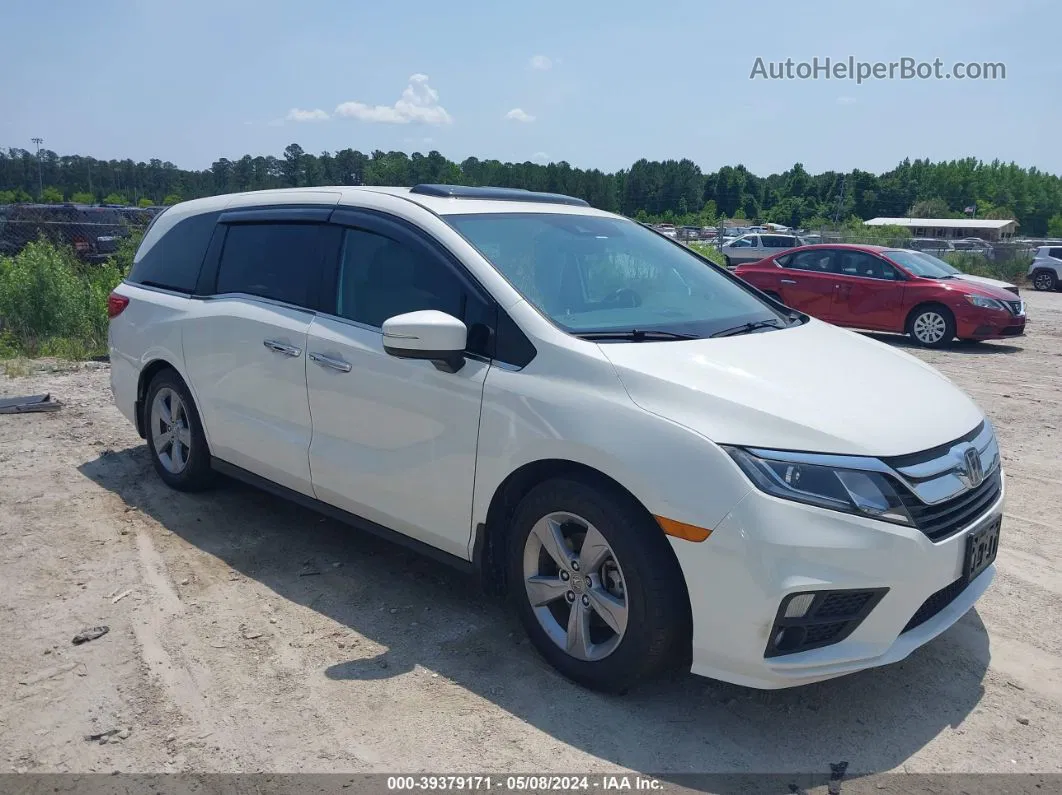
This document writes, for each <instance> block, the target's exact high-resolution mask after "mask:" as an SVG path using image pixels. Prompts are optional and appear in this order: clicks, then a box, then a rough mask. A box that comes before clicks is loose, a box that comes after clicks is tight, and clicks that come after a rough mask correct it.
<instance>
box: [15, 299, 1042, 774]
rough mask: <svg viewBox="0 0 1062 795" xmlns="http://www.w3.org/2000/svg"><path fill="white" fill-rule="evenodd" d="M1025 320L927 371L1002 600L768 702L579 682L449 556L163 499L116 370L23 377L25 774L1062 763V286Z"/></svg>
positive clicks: (216, 505)
mask: <svg viewBox="0 0 1062 795" xmlns="http://www.w3.org/2000/svg"><path fill="white" fill-rule="evenodd" d="M1028 301H1029V305H1030V308H1029V315H1030V326H1029V333H1028V335H1027V336H1026V337H1024V338H1022V339H1019V340H1016V341H1014V342H1013V343H1010V344H1005V343H999V342H996V343H989V344H984V345H957V346H955V347H954V348H952V349H950V350H946V351H943V352H933V353H925V352H918V355H919V356H922V357H923V358H925V359H926V360H928V361H930V362H931V363H933V364H934V365H936V366H937V367H939V368H940V369H941V370H942V371H944V373H946V374H947V375H948V376H949V377H951V378H952V379H954V380H955V382H956V383H958V384H959V385H960V386H961V387H963V388H964V389H966V390H967V391H968V392H969V393H970V394H971V395H973V396H974V398H975V399H976V400H977V401H979V403H980V404H981V405H982V406H983V407H984V408H985V409H986V411H987V412H988V414H989V415H990V416H991V418H992V420H993V421H994V422H995V424H996V427H997V429H998V433H999V436H1000V440H1001V444H1002V448H1003V451H1004V459H1005V464H1006V467H1007V473H1008V476H1009V480H1008V489H1009V499H1008V504H1007V509H1006V520H1005V522H1004V529H1003V537H1002V544H1001V549H1000V553H999V560H998V563H999V576H998V577H997V579H996V581H995V583H994V584H993V586H992V587H991V589H990V590H989V592H988V593H987V594H986V596H985V597H984V599H982V601H981V602H980V604H979V605H978V606H977V608H976V609H975V610H974V611H971V612H970V613H969V614H968V615H967V616H966V617H965V618H964V619H963V620H962V621H960V622H959V623H958V624H957V625H956V626H955V627H953V628H952V629H951V630H949V631H948V632H947V633H946V634H944V635H943V636H941V637H940V638H938V639H937V640H936V641H934V642H933V643H931V644H929V645H928V646H926V647H924V648H922V649H921V650H919V651H918V652H916V653H915V654H914V655H912V656H911V657H910V658H908V659H907V660H905V661H904V662H902V663H899V664H896V665H893V666H890V667H886V668H880V669H876V670H871V671H867V672H864V673H860V674H857V675H854V676H849V677H846V678H842V679H839V680H834V681H831V682H826V683H822V684H818V685H812V686H808V687H804V688H798V689H795V690H787V691H777V692H771V693H763V692H757V691H752V690H746V689H743V688H740V687H735V686H730V685H725V684H720V683H716V682H712V681H708V680H704V679H699V678H695V677H693V676H675V677H674V678H672V679H670V680H665V681H662V682H658V683H653V684H651V685H648V686H645V687H642V688H640V689H638V690H636V691H634V692H632V693H630V694H628V695H627V696H624V697H608V696H601V695H597V694H594V693H590V692H587V691H585V690H582V689H580V688H578V687H576V686H574V685H572V684H570V683H568V682H567V681H566V680H564V679H562V678H561V677H560V676H559V675H557V674H555V673H554V672H553V670H552V669H551V668H549V667H548V666H547V665H546V664H545V663H544V662H543V661H542V660H541V659H540V658H539V657H538V656H537V655H536V653H535V652H534V650H533V649H532V648H531V647H530V645H529V644H528V643H527V641H526V640H525V639H524V635H523V633H522V631H521V629H520V627H519V625H518V624H517V622H516V620H515V618H514V617H513V616H512V615H511V614H510V612H509V611H508V610H507V609H506V607H505V605H503V604H498V603H496V602H495V601H492V600H490V599H487V598H485V597H482V596H480V595H479V594H478V592H477V591H476V589H475V587H474V585H473V584H472V583H471V582H470V581H469V580H468V579H467V578H465V577H464V576H462V575H460V574H457V573H454V572H452V571H450V570H449V569H446V568H444V567H443V566H442V565H440V564H436V563H434V562H432V561H429V560H425V559H421V558H419V557H416V556H415V555H413V554H412V553H408V552H406V551H404V550H401V549H399V548H396V547H394V546H391V545H389V544H387V543H384V542H382V541H378V540H375V539H373V538H371V537H368V536H365V535H362V534H359V533H357V532H355V531H352V530H349V529H347V528H346V527H344V526H342V525H340V524H337V523H336V522H333V521H331V520H324V519H322V518H320V517H319V516H317V515H316V514H313V513H311V512H309V511H306V510H303V509H300V508H297V507H294V506H292V505H289V504H287V503H285V502H283V501H281V500H279V499H276V498H274V497H271V496H268V495H265V494H262V493H259V492H256V491H254V490H252V489H250V488H247V487H243V486H241V485H236V484H226V485H224V486H223V487H221V488H220V489H218V490H216V491H214V492H211V493H208V494H202V495H194V496H189V495H183V494H178V493H175V492H172V491H170V490H168V489H167V488H165V487H164V486H163V485H162V483H161V481H160V480H159V479H158V478H157V477H156V476H155V474H154V472H153V471H152V469H151V466H150V462H149V460H148V454H147V450H146V448H145V447H144V445H143V443H142V442H141V440H140V439H139V438H138V437H137V435H136V433H135V431H134V430H133V428H132V427H130V426H129V425H128V424H127V423H126V421H125V420H124V419H123V418H122V417H121V416H120V415H119V413H118V411H117V410H116V409H115V408H114V406H113V404H112V403H111V398H110V392H109V383H108V372H107V365H105V364H95V363H90V364H88V365H85V366H80V367H70V366H66V367H61V366H57V365H47V364H45V363H34V365H33V367H34V370H35V372H33V373H32V374H30V375H29V376H22V377H18V378H11V377H2V376H0V395H12V394H34V393H38V392H51V393H52V394H53V395H54V396H55V397H56V398H57V399H59V400H61V401H63V402H64V403H65V407H64V408H63V409H62V410H61V411H58V412H56V413H52V414H28V415H18V416H0V618H2V621H3V627H4V631H3V633H2V634H0V682H2V684H3V690H4V697H3V699H2V702H0V772H6V769H10V770H16V771H38V772H45V771H54V772H67V771H69V772H90V771H100V772H111V771H115V770H120V771H123V772H124V771H128V772H140V771H150V772H164V771H201V772H214V771H222V772H228V771H241V772H244V771H247V772H253V771H273V772H308V771H314V772H330V771H343V772H362V771H377V772H379V771H397V772H418V771H426V772H437V773H442V772H490V771H493V772H514V771H523V772H546V771H555V772H588V773H589V772H607V771H613V770H616V769H619V768H622V769H626V770H635V771H651V772H657V773H679V772H691V771H692V772H731V771H752V772H792V771H799V772H806V773H828V772H829V763H831V762H838V761H841V760H845V761H847V762H848V763H849V773H850V774H851V773H871V772H878V771H889V770H901V771H918V772H941V771H968V772H990V771H996V772H1014V771H1035V772H1058V771H1062V622H1060V621H1059V618H1060V617H1062V569H1060V567H1062V536H1060V534H1059V531H1058V522H1059V519H1060V515H1062V488H1060V487H1062V475H1060V474H1059V471H1058V466H1059V463H1060V462H1062V433H1060V431H1059V425H1060V424H1062V294H1058V293H1055V294H1042V293H1032V292H1031V291H1030V292H1029V294H1028ZM890 342H891V343H892V344H898V345H904V344H905V343H904V342H903V341H902V340H897V339H891V340H890ZM918 401H919V398H918V395H911V396H910V402H909V404H907V405H898V406H896V407H895V410H896V419H897V421H902V420H903V417H904V415H905V414H907V413H908V412H917V411H918V410H919V402H918ZM96 625H107V626H109V627H110V632H109V633H108V634H106V635H104V636H103V637H101V638H99V639H97V640H93V641H91V642H89V643H85V644H83V645H72V643H71V639H72V637H73V636H74V634H75V633H77V632H78V631H80V630H82V629H84V628H86V627H92V626H96ZM107 732H112V733H111V734H109V735H105V736H104V738H103V741H100V740H99V739H96V740H87V739H86V737H87V736H90V735H98V734H101V733H107Z"/></svg>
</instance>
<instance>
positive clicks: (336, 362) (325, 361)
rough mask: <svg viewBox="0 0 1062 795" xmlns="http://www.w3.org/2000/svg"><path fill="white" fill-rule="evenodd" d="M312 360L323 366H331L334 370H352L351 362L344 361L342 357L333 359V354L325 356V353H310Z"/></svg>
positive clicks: (342, 371)
mask: <svg viewBox="0 0 1062 795" xmlns="http://www.w3.org/2000/svg"><path fill="white" fill-rule="evenodd" d="M310 361H311V362H317V363H318V364H319V365H321V366H322V367H330V368H332V369H333V370H339V372H341V373H349V372H350V362H344V361H343V360H342V359H333V358H332V357H331V356H325V355H324V354H323V353H314V352H311V353H310Z"/></svg>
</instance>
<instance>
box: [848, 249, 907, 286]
mask: <svg viewBox="0 0 1062 795" xmlns="http://www.w3.org/2000/svg"><path fill="white" fill-rule="evenodd" d="M839 257H840V263H839V266H840V267H839V269H838V272H839V273H843V274H845V275H846V276H862V277H864V278H867V279H886V280H888V281H897V279H898V278H899V277H898V275H897V273H896V270H895V269H894V268H893V267H892V266H891V265H889V264H888V263H887V262H884V261H883V260H880V259H878V258H877V257H872V256H871V255H870V254H865V253H863V252H861V251H842V252H840V254H839Z"/></svg>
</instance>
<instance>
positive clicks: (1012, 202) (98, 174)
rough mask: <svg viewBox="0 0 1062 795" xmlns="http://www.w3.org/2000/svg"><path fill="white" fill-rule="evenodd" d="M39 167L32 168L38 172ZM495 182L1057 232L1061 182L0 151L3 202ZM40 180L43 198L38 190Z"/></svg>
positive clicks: (1010, 173)
mask: <svg viewBox="0 0 1062 795" xmlns="http://www.w3.org/2000/svg"><path fill="white" fill-rule="evenodd" d="M38 168H39V172H38ZM420 182H438V183H459V184H466V185H494V186H499V187H516V188H527V189H530V190H541V191H553V192H558V193H566V194H570V195H573V196H579V197H582V198H584V199H586V200H587V201H588V202H590V204H592V205H594V206H595V207H600V208H602V209H605V210H610V211H613V212H620V213H623V214H624V215H628V216H631V217H637V218H641V219H644V220H670V221H674V222H676V223H702V224H706V223H713V222H715V221H716V220H717V219H718V218H720V217H723V216H725V217H728V218H748V219H757V220H760V221H769V222H775V223H782V224H786V225H788V226H795V227H809V226H824V225H827V224H828V223H829V222H830V221H831V220H832V219H841V220H849V219H852V218H859V219H868V218H873V217H876V216H906V215H908V214H910V215H915V216H918V217H923V218H928V217H960V216H962V215H963V213H964V211H965V210H966V208H968V207H974V208H976V213H977V216H978V217H994V218H1002V217H1006V218H1015V219H1017V221H1018V223H1019V231H1020V232H1021V233H1022V234H1024V235H1033V236H1038V235H1045V234H1051V235H1062V179H1060V178H1059V177H1058V176H1057V175H1054V174H1048V173H1045V172H1043V171H1040V170H1039V169H1037V168H1023V167H1021V166H1018V165H1016V164H1014V163H1003V162H1000V161H998V160H996V161H992V162H991V163H986V162H983V161H981V160H978V159H976V158H965V159H962V160H951V161H947V162H939V163H934V162H931V161H929V160H904V161H903V162H902V163H900V164H899V165H897V166H896V168H894V169H892V170H891V171H888V172H885V173H884V174H873V173H871V172H868V171H861V170H858V169H856V170H853V171H851V172H848V173H840V172H835V171H826V172H823V173H821V174H810V173H809V172H808V171H807V170H806V169H805V168H804V167H803V165H801V164H800V163H797V164H795V165H794V166H793V167H792V168H790V169H789V170H787V171H785V172H783V173H781V174H771V175H769V176H766V177H761V176H757V175H756V174H753V173H752V172H751V171H749V170H748V169H747V168H745V167H744V166H742V165H737V166H724V167H722V168H720V169H719V170H718V171H714V172H708V173H705V172H703V171H701V169H700V168H699V167H698V166H697V165H696V164H695V163H694V162H693V161H692V160H689V159H683V160H665V161H650V160H645V159H642V160H639V161H637V162H636V163H634V164H633V165H631V167H630V168H627V169H621V170H619V171H616V172H613V173H607V172H603V171H600V170H598V169H581V168H574V167H572V166H571V165H570V164H568V163H566V162H563V161H561V162H557V163H549V164H540V163H532V162H523V163H503V162H501V161H499V160H481V159H479V158H476V157H469V158H467V159H465V160H463V161H461V162H460V163H457V162H454V161H452V160H449V159H447V158H446V157H444V156H443V155H442V154H440V153H439V152H437V151H432V152H429V153H428V154H426V155H425V154H422V153H420V152H415V153H413V154H411V155H410V154H406V153H405V152H397V151H392V152H383V151H379V150H377V151H374V152H372V153H368V154H366V153H364V152H360V151H357V150H355V149H342V150H340V151H337V152H321V153H320V154H313V153H310V152H306V151H304V150H303V149H302V147H301V146H299V145H298V144H291V145H290V146H288V147H287V148H286V149H285V150H284V153H283V155H282V156H281V157H274V156H272V155H268V156H262V155H259V156H252V155H244V156H243V157H241V158H239V159H238V160H229V159H228V158H220V159H218V160H216V161H215V162H214V163H213V164H212V165H211V167H210V168H208V169H204V170H201V171H196V170H188V169H182V168H178V167H177V166H176V165H174V164H173V163H171V162H169V161H162V160H158V159H152V160H149V161H147V162H146V163H145V162H137V161H134V160H130V159H126V160H98V159H96V158H93V157H85V156H82V155H58V154H56V153H55V152H52V151H50V150H42V151H41V153H40V162H39V163H38V159H37V156H36V154H34V153H33V152H30V151H27V150H25V149H8V150H7V151H6V152H5V151H2V150H0V204H4V203H10V202H15V201H32V200H38V199H40V200H43V201H49V202H61V201H74V202H83V203H92V202H105V203H112V204H141V205H151V204H173V203H176V202H178V201H181V200H184V199H192V198H197V197H200V196H208V195H212V194H218V193H229V192H235V191H244V190H259V189H264V188H280V187H301V186H313V185H414V184H417V183H420ZM42 186H43V189H44V190H43V194H41V187H42Z"/></svg>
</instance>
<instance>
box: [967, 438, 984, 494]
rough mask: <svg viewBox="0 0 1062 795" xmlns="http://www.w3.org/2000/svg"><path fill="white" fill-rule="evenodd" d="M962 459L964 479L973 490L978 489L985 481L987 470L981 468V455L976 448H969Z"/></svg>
mask: <svg viewBox="0 0 1062 795" xmlns="http://www.w3.org/2000/svg"><path fill="white" fill-rule="evenodd" d="M962 458H963V469H964V472H963V475H965V478H964V479H965V480H966V482H967V483H968V484H969V486H970V488H971V489H976V488H977V487H978V486H980V485H981V484H982V483H983V482H984V479H985V470H984V468H983V467H982V466H981V454H980V453H979V452H977V448H976V447H967V448H966V451H965V452H964V453H963V454H962Z"/></svg>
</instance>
